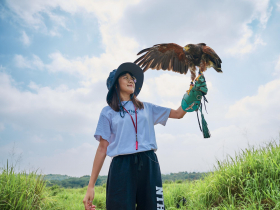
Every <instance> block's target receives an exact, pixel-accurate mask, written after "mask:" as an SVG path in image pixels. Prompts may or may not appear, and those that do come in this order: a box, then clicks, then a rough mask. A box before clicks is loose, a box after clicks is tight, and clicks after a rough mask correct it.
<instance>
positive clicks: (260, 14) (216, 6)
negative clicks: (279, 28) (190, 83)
mask: <svg viewBox="0 0 280 210" xmlns="http://www.w3.org/2000/svg"><path fill="white" fill-rule="evenodd" d="M175 2H176V3H174V2H171V1H153V2H152V3H151V2H150V1H147V0H143V1H141V2H140V3H139V4H137V5H135V6H131V7H129V8H127V10H126V11H125V15H124V16H123V18H122V19H121V20H120V24H121V26H122V30H123V34H125V35H126V36H133V37H135V38H136V40H137V41H138V42H139V43H140V44H141V45H142V46H143V47H149V46H152V45H154V44H159V43H168V42H174V43H177V44H180V45H185V44H187V43H200V42H204V43H206V44H207V45H209V46H210V47H212V48H214V49H215V51H216V52H217V53H218V54H219V55H221V57H223V56H226V55H229V56H232V55H236V54H240V53H241V54H244V53H249V52H252V50H253V49H254V48H255V47H256V46H258V45H259V44H264V42H263V41H262V38H261V37H260V35H259V34H260V32H258V33H257V34H255V32H254V31H253V30H252V29H251V28H250V27H249V26H248V24H250V23H252V21H253V20H256V21H259V22H260V26H259V27H260V28H261V30H263V29H264V28H265V26H266V23H267V21H268V19H269V17H270V14H271V8H269V1H268V0H266V1H262V0H258V1H252V0H246V1H227V2H225V3H223V4H221V2H220V1H211V2H205V1H203V2H202V1H185V2H184V1H175ZM201 5H203V7H201ZM186 8H192V9H187V10H186ZM150 20H153V24H149V22H150ZM252 39H253V40H252ZM239 51H240V52H239Z"/></svg>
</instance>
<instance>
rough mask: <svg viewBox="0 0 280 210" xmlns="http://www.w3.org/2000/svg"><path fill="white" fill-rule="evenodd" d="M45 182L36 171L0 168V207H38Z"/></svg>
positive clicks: (4, 208) (20, 208) (41, 199)
mask: <svg viewBox="0 0 280 210" xmlns="http://www.w3.org/2000/svg"><path fill="white" fill-rule="evenodd" d="M44 187H45V182H44V180H43V177H42V176H41V175H39V176H37V175H36V172H31V173H29V174H26V172H21V173H17V174H16V173H15V172H14V167H13V166H11V167H9V163H8V161H7V167H5V168H2V169H1V173H0V209H1V210H6V209H7V210H8V209H9V210H11V209H17V210H22V209H40V206H41V204H42V202H43V199H44V196H43V191H44Z"/></svg>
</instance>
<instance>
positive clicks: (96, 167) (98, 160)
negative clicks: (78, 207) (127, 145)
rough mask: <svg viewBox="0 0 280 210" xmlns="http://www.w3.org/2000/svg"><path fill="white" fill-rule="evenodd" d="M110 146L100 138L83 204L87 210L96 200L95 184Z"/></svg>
mask: <svg viewBox="0 0 280 210" xmlns="http://www.w3.org/2000/svg"><path fill="white" fill-rule="evenodd" d="M108 145H109V142H108V141H106V140H104V139H103V138H102V137H100V143H99V146H98V148H97V150H96V154H95V158H94V161H93V167H92V172H91V176H90V180H89V183H88V189H87V193H86V195H85V198H84V200H83V203H84V205H85V209H87V208H88V206H91V203H89V201H91V202H92V200H93V199H94V187H95V183H96V180H97V178H98V175H99V172H100V170H101V168H102V166H103V163H104V160H105V158H106V152H107V147H108ZM93 206H94V205H93ZM94 207H95V206H94ZM93 209H95V208H93Z"/></svg>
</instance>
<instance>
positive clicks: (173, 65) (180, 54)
mask: <svg viewBox="0 0 280 210" xmlns="http://www.w3.org/2000/svg"><path fill="white" fill-rule="evenodd" d="M144 52H146V53H145V54H144V55H142V56H141V57H139V58H138V59H137V60H135V61H134V63H136V64H137V65H139V66H140V67H141V68H143V71H144V72H145V71H147V70H148V69H149V68H151V69H156V70H160V69H162V70H168V71H174V72H178V73H180V74H187V72H188V69H190V71H191V79H192V81H193V80H194V79H195V77H196V72H195V71H196V66H198V67H199V70H200V71H201V72H204V71H206V69H207V68H210V67H213V68H214V69H215V70H216V71H217V72H219V73H222V69H221V63H222V60H221V59H220V58H219V56H218V55H217V54H216V52H215V51H214V50H213V49H212V48H210V47H208V46H206V44H204V43H199V44H188V45H186V46H185V47H181V46H180V45H177V44H174V43H168V44H156V45H154V46H153V47H150V48H146V49H143V50H141V51H140V52H139V53H138V54H137V55H140V54H142V53H144Z"/></svg>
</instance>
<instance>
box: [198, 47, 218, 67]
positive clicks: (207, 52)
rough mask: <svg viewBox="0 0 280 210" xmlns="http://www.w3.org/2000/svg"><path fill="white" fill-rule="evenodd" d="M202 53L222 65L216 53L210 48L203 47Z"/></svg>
mask: <svg viewBox="0 0 280 210" xmlns="http://www.w3.org/2000/svg"><path fill="white" fill-rule="evenodd" d="M202 51H203V52H204V53H206V54H207V55H209V56H210V57H211V58H212V59H214V60H216V61H217V63H222V60H221V59H220V57H219V56H218V55H217V53H216V52H215V51H214V50H213V49H212V48H211V47H208V46H203V47H202Z"/></svg>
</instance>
